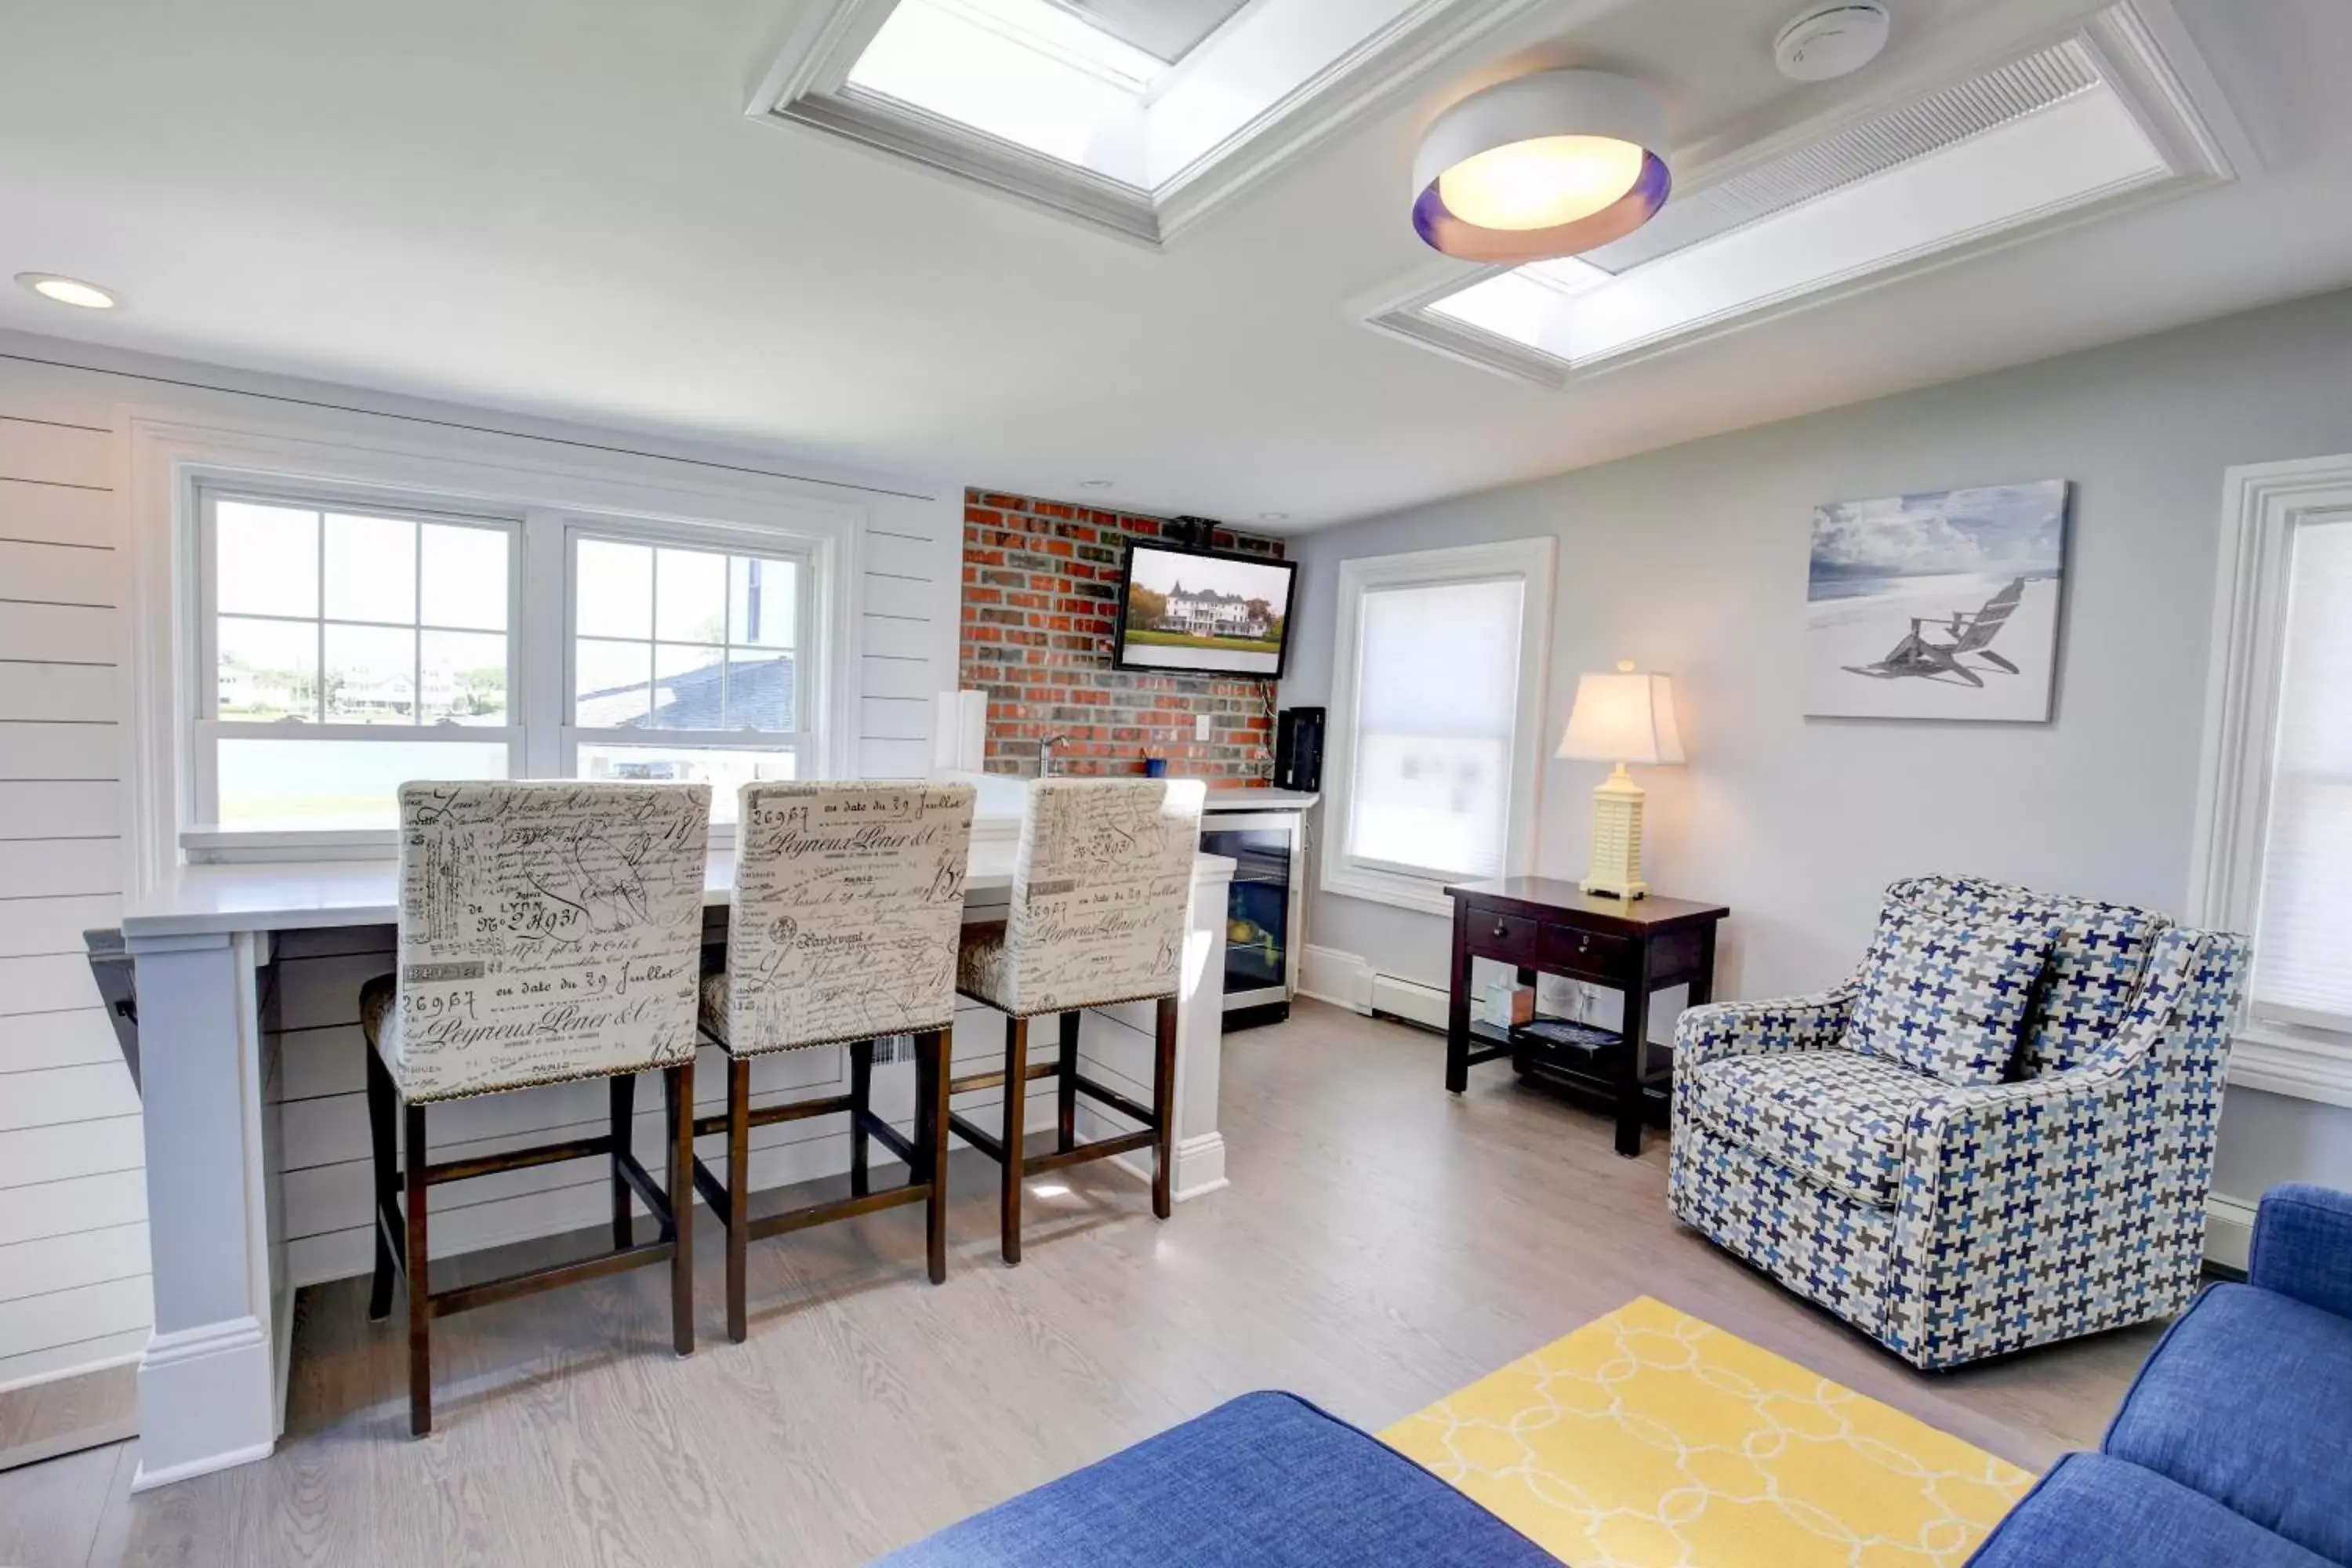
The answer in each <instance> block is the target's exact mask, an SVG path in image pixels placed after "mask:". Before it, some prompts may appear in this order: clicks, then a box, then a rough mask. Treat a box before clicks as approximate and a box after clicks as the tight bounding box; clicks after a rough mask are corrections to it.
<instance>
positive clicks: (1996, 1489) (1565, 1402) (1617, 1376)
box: [1381, 1296, 2033, 1568]
mask: <svg viewBox="0 0 2352 1568" xmlns="http://www.w3.org/2000/svg"><path fill="white" fill-rule="evenodd" d="M1381 1438H1382V1439H1383V1440H1384V1441H1386V1442H1387V1443H1388V1444H1389V1445H1390V1446H1391V1447H1395V1448H1397V1449H1399V1450H1400V1451H1402V1452H1403V1453H1405V1454H1408V1455H1410V1456H1411V1457H1412V1458H1414V1459H1416V1460H1418V1461H1420V1462H1421V1463H1422V1464H1423V1465H1424V1466H1426V1467H1427V1468H1430V1469H1431V1470H1433V1471H1435V1472H1436V1473H1437V1474H1438V1475H1440V1476H1443V1477H1444V1479H1447V1480H1448V1481H1451V1482H1453V1483H1454V1485H1455V1486H1457V1487H1459V1488H1461V1489H1463V1490H1464V1491H1465V1492H1467V1493H1469V1494H1470V1496H1472V1497H1473V1498H1475V1499H1476V1500H1478V1501H1479V1502H1480V1503H1482V1504H1483V1505H1485V1506H1486V1508H1487V1509H1488V1510H1492V1511H1493V1512H1495V1513H1496V1514H1499V1515H1500V1516H1501V1517H1502V1518H1504V1519H1506V1520H1507V1521H1510V1523H1511V1524H1512V1525H1513V1526H1514V1527H1515V1528H1516V1529H1517V1530H1518V1531H1520V1532H1521V1533H1522V1534H1524V1535H1526V1536H1527V1537H1528V1539H1529V1540H1531V1541H1533V1542H1536V1543H1537V1544H1538V1545H1539V1546H1541V1547H1542V1548H1543V1549H1544V1550H1545V1551H1547V1552H1550V1553H1551V1554H1552V1555H1553V1556H1555V1557H1558V1558H1559V1559H1560V1560H1561V1561H1563V1562H1565V1563H1572V1564H1574V1565H1575V1568H1812V1565H1813V1564H1822V1565H1824V1568H1827V1565H1830V1564H1835V1565H1836V1568H1893V1565H1896V1564H1901V1565H1903V1568H1958V1565H1959V1564H1960V1563H1965V1562H1966V1561H1967V1560H1968V1556H1969V1552H1973V1551H1975V1550H1976V1548H1977V1546H1978V1545H1979V1543H1980V1542H1982V1541H1983V1540H1984V1538H1985V1536H1986V1535H1988V1534H1989V1533H1990V1531H1991V1530H1992V1527H1993V1526H1994V1525H1995V1524H1996V1523H1998V1522H1999V1521H2000V1517H2001V1515H2003V1514H2004V1513H2007V1512H2008V1511H2009V1510H2010V1509H2011V1507H2012V1506H2014V1505H2015V1504H2016V1502H2017V1501H2018V1500H2019V1499H2021V1498H2022V1497H2023V1496H2024V1495H2025V1494H2026V1492H2027V1490H2028V1489H2031V1488H2032V1485H2033V1477H2032V1475H2030V1474H2029V1473H2027V1472H2026V1471H2024V1470H2021V1469H2019V1468H2017V1467H2016V1466H2014V1465H2011V1464H2009V1463H2007V1462H2005V1461H2003V1460H2000V1459H1997V1458H1993V1457H1992V1456H1991V1455H1990V1454H1988V1453H1986V1452H1984V1451H1983V1450H1982V1449H1980V1448H1975V1447H1970V1446H1969V1445H1968V1444H1966V1443H1963V1442H1961V1441H1960V1440H1959V1439H1958V1437H1954V1436H1950V1435H1949V1434H1948V1433H1943V1432H1938V1431H1937V1430H1936V1429H1935V1428H1934V1427H1932V1426H1927V1425H1926V1424H1925V1423H1924V1422H1919V1421H1915V1420H1913V1419H1912V1418H1911V1417H1910V1416H1908V1415H1904V1414H1903V1413H1902V1412H1900V1411H1898V1410H1894V1409H1890V1408H1889V1407H1887V1406H1886V1405H1881V1404H1879V1403H1878V1402H1877V1401H1876V1400H1874V1399H1866V1398H1864V1397H1863V1396H1862V1395H1861V1394H1856V1393H1854V1392H1853V1390H1852V1389H1848V1388H1841V1387H1839V1386H1838V1385H1837V1384H1834V1383H1832V1382H1830V1381H1829V1380H1828V1379H1826V1378H1822V1377H1817V1376H1815V1375H1814V1374H1813V1373H1810V1372H1807V1371H1806V1370H1805V1369H1804V1368H1803V1367H1801V1366H1799V1365H1797V1364H1796V1363H1794V1362H1790V1361H1783V1360H1781V1359H1780V1357H1779V1356H1776V1355H1774V1354H1772V1353H1771V1352H1769V1351H1763V1350H1759V1349H1758V1348H1757V1347H1756V1346H1754V1345H1751V1344H1749V1343H1748V1342H1747V1341H1745V1340H1743V1339H1740V1338H1738V1336H1736V1335H1733V1334H1727V1333H1725V1332H1724V1331H1722V1330H1721V1329H1718V1328H1716V1327H1714V1326H1713V1325H1712V1324H1708V1323H1703V1322H1701V1321H1699V1320H1697V1319H1696V1318H1692V1317H1685V1315H1684V1314H1682V1313H1680V1312H1677V1311H1675V1310H1674V1309H1673V1308H1672V1307H1669V1306H1667V1305H1665V1304H1664V1302H1661V1301H1654V1300H1650V1299H1649V1298H1648V1297H1646V1296H1644V1297H1643V1298H1641V1299H1640V1300H1635V1301H1632V1302H1629V1303H1628V1304H1626V1305H1625V1306H1622V1307H1620V1308H1619V1309H1618V1310H1615V1311H1613V1312H1612V1313H1610V1314H1609V1315H1608V1316H1607V1317H1605V1318H1602V1319H1601V1320H1600V1321H1598V1322H1594V1323H1589V1324H1587V1325H1586V1326H1585V1327H1583V1328H1580V1329H1579V1330H1577V1331H1575V1332H1574V1333H1572V1334H1570V1335H1569V1336H1567V1337H1566V1338H1565V1339H1560V1340H1555V1341H1553V1342H1551V1343H1550V1344H1548V1345H1546V1346H1545V1347H1544V1348H1543V1349H1541V1350H1539V1351H1538V1352H1535V1353H1534V1354H1533V1355H1530V1356H1525V1357H1522V1358H1521V1359H1520V1360H1518V1361H1516V1362H1514V1363H1511V1364H1510V1365H1509V1366H1507V1367H1505V1368H1504V1369H1503V1370H1502V1371H1500V1372H1497V1373H1493V1374H1492V1375H1490V1376H1487V1377H1483V1378H1481V1379H1479V1380H1478V1381H1477V1382H1476V1383H1474V1384H1471V1385H1470V1386H1469V1387H1467V1388H1465V1389H1463V1390H1461V1391H1460V1392H1459V1393H1457V1394H1453V1395H1451V1396H1449V1397H1447V1398H1445V1399H1442V1400H1440V1401H1438V1402H1437V1403H1436V1404H1435V1405H1431V1406H1430V1407H1429V1408H1428V1409H1426V1410H1424V1411H1423V1412H1422V1413H1421V1414H1420V1415H1410V1416H1407V1417H1406V1418H1405V1419H1404V1420H1402V1421H1400V1422H1398V1423H1397V1424H1396V1425H1395V1426H1391V1427H1390V1428H1389V1429H1388V1430H1387V1431H1385V1432H1383V1433H1381Z"/></svg>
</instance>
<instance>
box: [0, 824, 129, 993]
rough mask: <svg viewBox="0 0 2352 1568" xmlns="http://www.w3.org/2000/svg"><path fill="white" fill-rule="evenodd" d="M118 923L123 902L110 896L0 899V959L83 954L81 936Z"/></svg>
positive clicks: (120, 919)
mask: <svg viewBox="0 0 2352 1568" xmlns="http://www.w3.org/2000/svg"><path fill="white" fill-rule="evenodd" d="M0 787H4V786H0ZM121 921H122V900H121V899H120V898H117V897H115V896H113V895H111V894H110V895H106V896H104V897H100V898H47V897H41V896H33V897H29V898H8V897H0V958H30V957H34V956H36V955H37V954H40V953H45V952H76V953H78V952H81V951H82V944H81V933H82V932H84V931H91V930H94V929H96V928H98V927H100V926H111V925H119V924H121Z"/></svg>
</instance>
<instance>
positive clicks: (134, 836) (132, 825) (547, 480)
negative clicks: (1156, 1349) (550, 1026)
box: [122, 405, 868, 893]
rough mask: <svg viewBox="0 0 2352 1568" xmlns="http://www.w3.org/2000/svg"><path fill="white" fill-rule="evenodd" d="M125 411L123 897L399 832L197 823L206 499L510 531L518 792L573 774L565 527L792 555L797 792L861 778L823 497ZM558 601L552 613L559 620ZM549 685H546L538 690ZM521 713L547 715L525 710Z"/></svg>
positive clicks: (840, 508)
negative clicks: (807, 779) (128, 528)
mask: <svg viewBox="0 0 2352 1568" xmlns="http://www.w3.org/2000/svg"><path fill="white" fill-rule="evenodd" d="M122 413H123V419H124V428H125V429H126V431H127V432H128V441H127V443H126V447H127V452H126V467H127V469H128V477H127V480H126V484H125V489H127V490H128V492H129V495H130V500H131V519H132V525H133V531H132V535H131V556H132V559H131V572H132V583H133V590H132V594H131V601H130V604H129V605H128V606H127V608H128V612H129V613H128V614H127V615H126V616H125V624H124V628H123V635H124V638H125V642H126V645H127V650H128V651H127V656H126V669H127V674H128V677H129V680H130V683H131V717H132V721H133V729H132V734H131V780H130V783H129V784H128V785H127V789H126V793H127V796H128V804H129V812H128V816H127V818H126V829H127V831H126V835H125V837H126V838H128V839H129V841H130V842H129V844H128V846H127V847H128V849H129V852H130V855H129V858H130V868H131V878H132V887H131V889H129V890H130V891H131V892H133V893H138V892H143V891H146V890H147V889H152V888H154V887H156V886H159V885H160V884H162V883H163V882H164V881H165V880H167V879H169V878H171V877H172V876H173V874H174V872H175V869H176V868H177V867H178V866H179V865H181V864H183V863H197V862H212V861H286V860H365V859H378V858H386V859H388V858H391V857H392V856H393V855H394V854H395V853H396V849H397V845H396V835H395V834H394V831H393V830H392V829H390V828H328V827H321V828H272V829H268V830H244V829H223V828H221V827H219V826H217V824H215V823H209V822H205V821H202V820H200V819H199V817H198V816H197V815H196V808H197V804H198V802H197V777H196V769H197V761H196V755H195V753H196V745H195V740H196V734H197V731H196V728H195V726H196V723H197V721H199V719H200V718H201V717H203V713H202V709H201V707H200V704H199V702H198V700H197V696H196V693H197V689H198V682H199V681H201V680H204V679H210V678H211V675H212V672H211V669H210V668H209V666H203V667H201V668H200V649H201V647H202V646H203V644H202V641H201V640H200V639H203V638H205V637H208V636H209V632H208V630H207V629H206V628H207V617H206V615H205V611H206V609H207V608H208V605H206V603H205V583H206V580H207V578H206V574H205V571H204V569H203V568H204V562H203V559H202V554H201V548H202V542H203V537H204V530H203V529H202V528H201V526H200V519H201V508H202V505H203V498H204V495H205V491H206V490H208V489H209V490H216V491H219V492H224V493H228V494H233V495H237V496H250V497H253V498H255V499H262V500H267V499H268V498H270V497H273V496H284V497H287V498H289V499H304V500H307V499H309V498H316V499H321V500H332V501H333V502H334V503H335V504H336V505H338V506H341V507H345V508H377V509H383V508H389V509H391V510H394V511H397V512H402V513H407V514H416V513H437V514H441V515H444V516H450V517H458V518H464V519H467V520H469V521H491V520H501V521H503V520H512V521H514V522H515V523H516V525H517V527H518V530H519V532H520V539H521V545H520V572H518V573H517V574H514V575H513V576H512V577H510V579H509V594H510V595H513V596H514V597H515V599H516V600H517V601H519V602H518V603H517V604H516V605H514V611H515V614H514V616H513V617H512V620H511V624H510V625H509V628H508V637H509V675H510V679H511V680H512V682H513V685H512V686H510V688H509V704H510V712H512V713H515V714H519V715H520V719H521V728H522V729H523V730H524V731H525V732H526V738H525V739H524V741H523V742H521V745H522V756H521V760H520V764H519V766H518V767H517V768H516V769H515V770H514V771H515V774H516V776H517V777H555V776H568V774H569V772H570V765H571V753H570V752H569V751H568V750H567V751H564V752H562V753H561V754H560V756H559V753H558V752H556V750H555V748H557V747H560V746H562V743H563V742H562V736H561V733H560V731H562V727H563V725H564V723H565V722H566V721H568V719H569V717H570V698H571V688H570V685H569V680H570V675H571V650H570V647H569V646H568V640H569V639H568V637H566V632H567V630H568V626H569V621H570V618H571V611H570V602H571V595H570V591H569V586H568V584H565V583H564V582H563V580H562V573H563V570H564V561H565V549H564V538H565V534H566V530H567V528H568V527H570V526H571V525H573V524H584V525H587V526H590V527H592V528H594V529H596V530H598V531H606V532H613V531H625V532H627V533H629V534H632V535H634V536H637V537H642V538H646V539H648V540H654V541H656V542H658V541H659V540H661V539H667V541H668V542H673V543H689V544H691V543H700V544H702V545H704V546H706V547H708V546H712V545H716V544H718V543H720V542H729V541H731V542H732V547H733V548H736V549H740V550H742V551H745V552H757V553H762V554H769V555H789V554H798V555H800V556H802V557H803V559H804V560H806V561H807V562H808V563H810V566H811V568H812V569H811V571H810V572H809V573H808V574H806V577H805V579H804V581H805V584H806V586H805V587H804V594H805V595H806V596H805V597H804V599H803V605H804V606H805V607H806V609H807V615H806V616H805V618H804V619H803V621H802V623H801V624H800V626H798V627H797V628H796V640H797V643H798V645H799V646H798V647H796V648H795V650H794V651H795V655H796V659H795V662H796V665H799V666H803V670H802V673H801V674H800V676H799V679H801V681H802V682H803V685H802V688H801V689H802V692H803V694H804V695H805V696H806V697H807V698H808V699H809V701H808V705H807V707H806V708H805V709H803V712H804V713H805V715H806V718H805V721H804V722H805V724H806V726H807V729H806V731H805V732H804V736H803V738H804V740H805V742H806V750H805V751H804V752H803V762H804V763H805V764H806V766H805V767H804V769H803V776H811V777H820V778H843V777H848V776H852V775H853V774H855V773H856V765H857V764H856V747H857V737H856V730H857V724H856V720H857V715H858V696H859V693H858V684H859V675H860V672H859V663H860V660H859V658H858V650H857V647H856V628H857V626H858V625H859V617H860V613H861V611H862V609H863V585H864V573H863V558H864V552H865V533H866V525H867V521H868V510H867V508H866V506H865V505H863V504H861V503H859V502H856V501H854V500H844V499H840V498H839V497H838V495H837V494H835V493H829V492H832V491H833V490H834V487H830V486H823V485H821V484H818V483H803V482H802V481H797V480H793V479H784V478H782V477H770V476H764V475H751V474H745V473H737V472H735V471H732V470H724V469H719V468H710V467H708V466H704V465H699V464H696V463H693V462H691V461H687V460H676V459H669V458H657V457H651V456H646V455H642V454H636V453H626V452H618V451H606V450H602V449H597V448H592V447H574V448H572V449H567V450H566V451H564V452H563V453H562V454H561V456H560V457H551V455H549V454H548V453H547V452H546V451H545V449H544V448H542V447H537V446H536V445H532V446H528V447H527V446H526V445H525V444H524V443H521V442H518V441H516V440H514V439H513V438H511V437H503V436H499V435H498V434H496V433H492V432H484V431H475V430H466V429H457V428H447V427H444V428H441V429H438V430H436V432H435V433H434V434H433V435H432V436H430V437H423V438H410V437H404V435H399V434H393V435H387V434H386V433H385V428H386V427H385V426H384V424H383V421H381V420H379V419H376V418H373V417H372V416H366V415H363V414H358V413H355V412H354V413H351V414H345V413H344V412H342V411H340V410H337V411H320V412H317V413H316V414H315V415H313V414H311V413H310V412H309V411H306V412H305V413H304V414H302V415H298V416H290V417H289V419H288V420H287V421H286V422H283V423H269V422H264V421H259V420H248V419H247V418H244V417H241V416H224V417H219V418H216V419H210V420H208V419H207V417H206V416H205V415H204V414H202V413H192V412H191V411H188V410H185V409H172V408H147V407H141V406H137V405H131V406H127V407H126V408H125V409H124V410H123V411H122ZM550 573H552V574H555V575H554V581H555V583H556V584H557V586H556V589H555V591H554V592H555V596H554V597H553V598H550V597H548V596H546V595H545V594H544V593H543V592H542V593H540V594H536V595H535V594H534V593H533V591H532V590H531V589H530V587H529V586H528V584H530V582H532V581H538V582H541V583H544V582H546V581H548V574H550ZM551 605H553V606H559V608H557V609H556V610H554V611H553V613H551V612H550V610H549V608H548V606H551ZM541 671H552V672H555V676H556V678H555V679H542V678H541V677H540V675H539V674H538V672H541ZM529 702H539V703H540V704H541V708H540V709H539V710H531V709H530V708H528V707H524V706H516V705H517V704H523V703H529ZM550 704H553V705H558V706H549V705H550ZM550 721H552V723H551V722H550ZM451 728H453V729H465V730H468V731H471V734H470V738H472V739H475V740H482V739H488V738H489V737H491V736H493V735H496V734H497V733H498V732H499V731H497V730H496V729H494V728H492V727H489V726H478V727H477V726H452V727H451ZM355 729H363V730H365V731H367V732H368V736H369V737H370V738H375V739H383V738H386V737H387V735H394V734H396V735H398V736H399V737H401V738H404V739H405V738H409V737H410V736H412V735H413V734H415V731H410V730H407V729H404V728H402V727H398V726H391V725H381V726H376V725H371V726H361V727H355ZM322 730H323V727H320V728H319V729H314V730H313V731H312V732H314V733H316V732H320V731H322ZM633 733H634V738H635V742H637V743H647V744H654V745H660V744H664V743H672V744H682V743H684V742H681V741H679V740H678V736H679V735H680V734H683V733H690V732H686V731H642V732H633ZM542 735H543V736H544V737H545V739H544V740H542V739H541V737H542ZM449 738H450V739H453V740H461V739H467V738H469V737H468V736H467V735H457V736H451V737H449ZM697 743H698V744H699V742H697ZM712 839H713V843H714V845H716V846H721V847H723V846H724V845H726V844H728V843H731V834H730V833H729V832H727V831H723V830H722V831H717V832H714V834H713V836H712Z"/></svg>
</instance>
